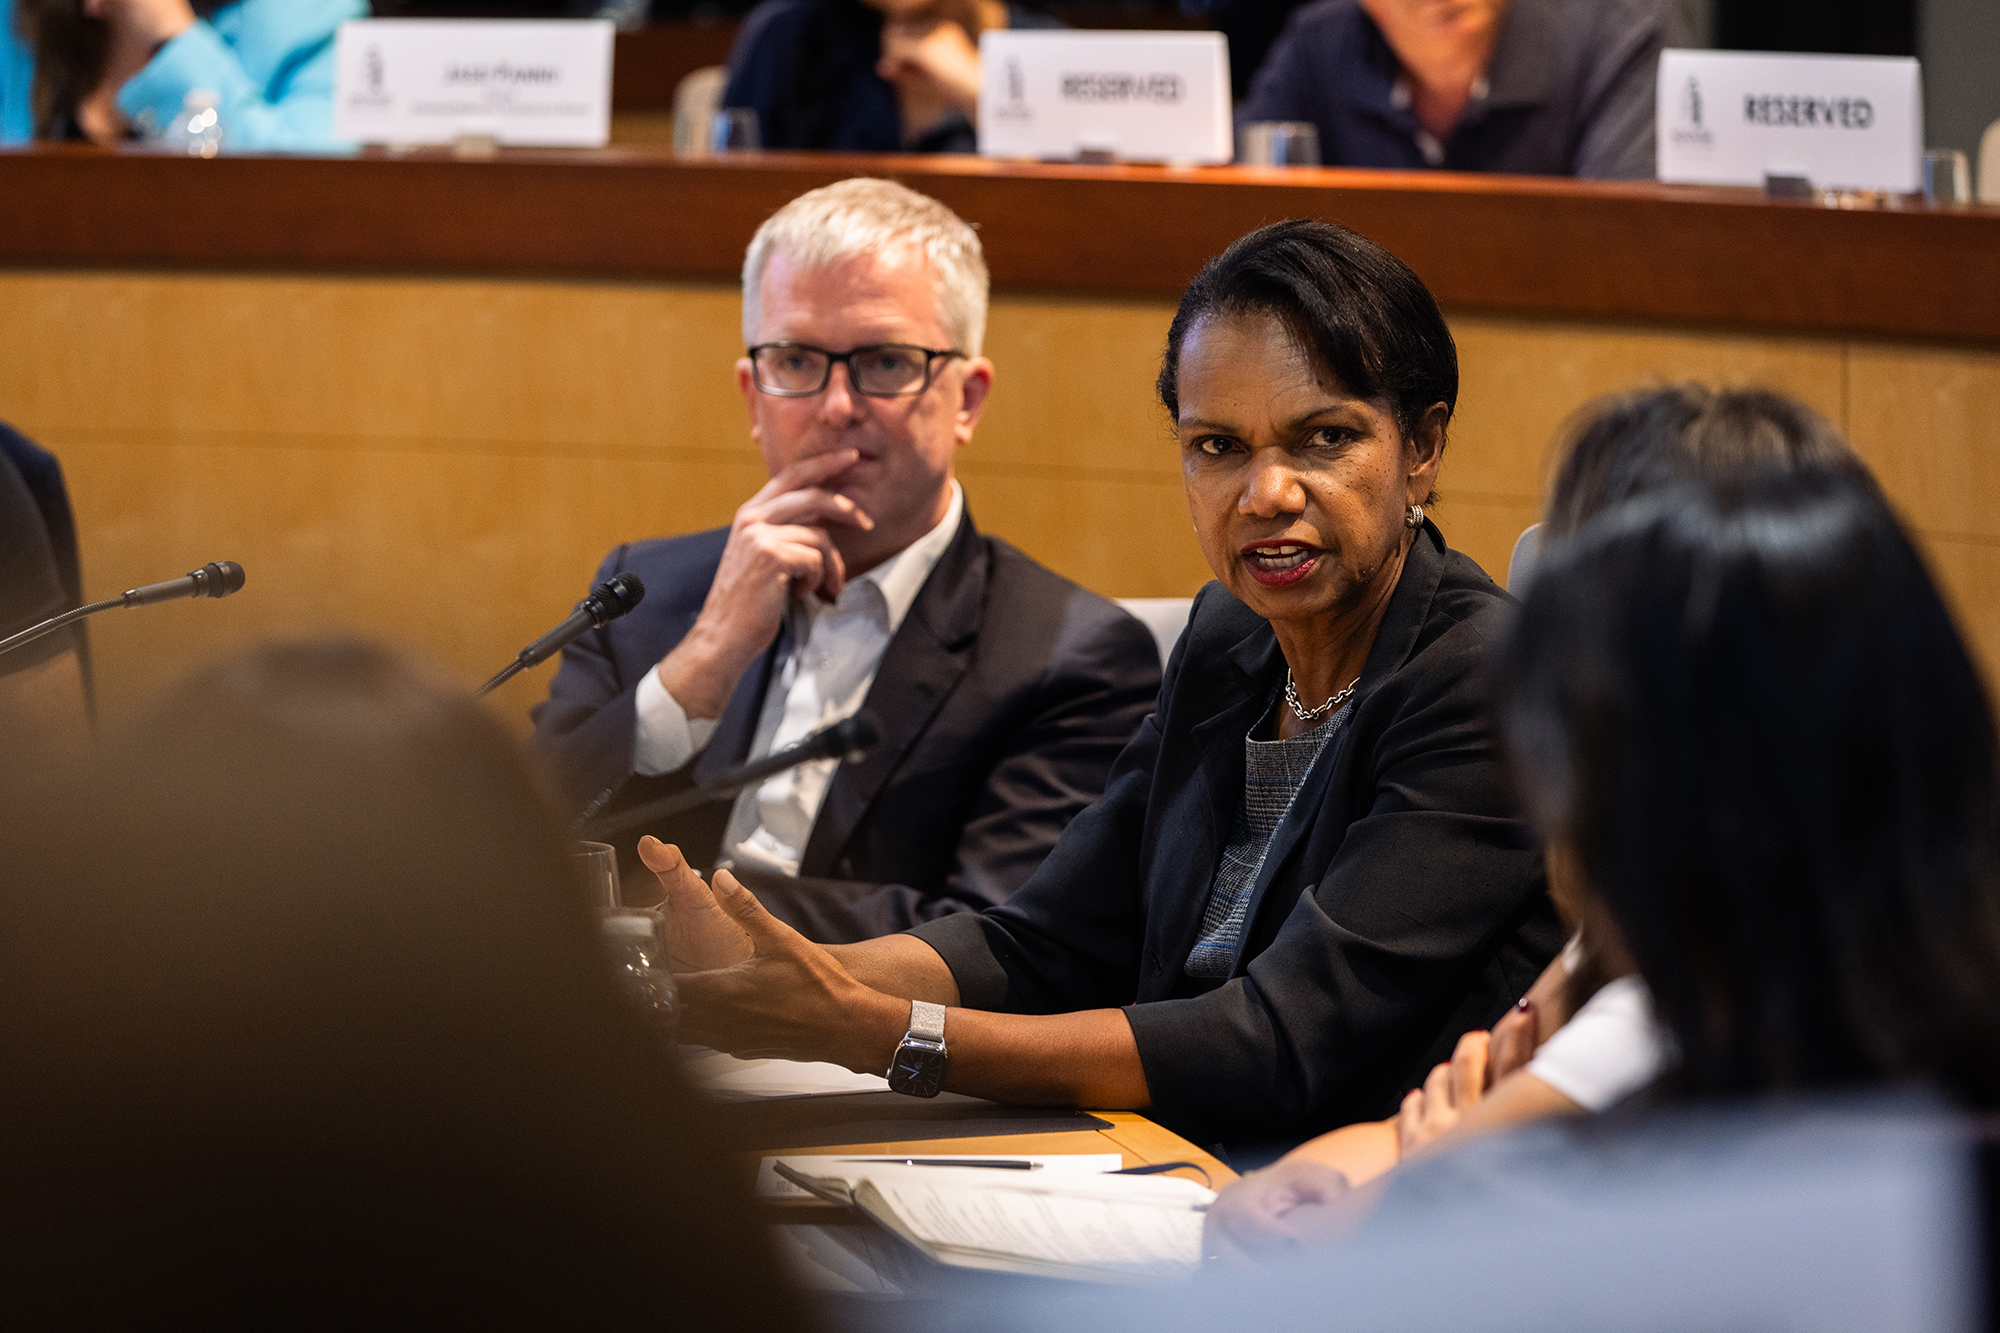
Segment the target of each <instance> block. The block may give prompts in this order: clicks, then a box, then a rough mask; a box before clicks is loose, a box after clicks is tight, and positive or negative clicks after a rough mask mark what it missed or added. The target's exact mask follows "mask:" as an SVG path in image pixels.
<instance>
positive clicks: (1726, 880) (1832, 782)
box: [1496, 464, 2000, 1107]
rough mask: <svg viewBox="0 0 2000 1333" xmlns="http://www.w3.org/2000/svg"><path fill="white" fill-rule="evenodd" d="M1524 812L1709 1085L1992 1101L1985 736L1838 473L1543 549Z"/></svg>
mask: <svg viewBox="0 0 2000 1333" xmlns="http://www.w3.org/2000/svg"><path fill="white" fill-rule="evenodd" d="M1496 684H1497V689H1496V705H1497V710H1498V715H1499V721H1500V729H1501V733H1502V736H1503V739H1504V742H1505V745H1506V749H1507V753H1508V756H1509V760H1510V763H1511V765H1512V767H1513V770H1514V772H1515V774H1516V778H1517V782H1518V784H1519V787H1520V789H1521V795H1522V797H1523V800H1524V803H1525V804H1526V806H1527V807H1528V809H1529V811H1530V813H1531V815H1532V816H1533V817H1534V818H1535V820H1536V822H1537V823H1538V824H1539V825H1540V827H1541V828H1542V831H1543V832H1544V833H1545V834H1546V835H1547V836H1549V837H1550V838H1551V839H1552V840H1559V841H1561V842H1562V843H1563V844H1565V845H1566V847H1567V848H1568V849H1569V850H1570V851H1571V852H1572V853H1573V855H1574V857H1575V862H1576V864H1577V865H1578V867H1579V869H1580V871H1581V873H1582V876H1583V879H1584V881H1585V885H1586V889H1587V891H1588V892H1590V893H1592V894H1594V895H1595V896H1596V897H1597V899H1598V900H1599V901H1600V902H1601V903H1602V905H1603V906H1604V907H1605V909H1606V910H1607V911H1608V912H1609V914H1610V916H1611V918H1612V920H1613V922H1614V923H1615V924H1616V926H1617V928H1618V930H1619V932H1620V934H1621V935H1622V936H1623V941H1624V943H1625V945H1626V946H1627V948H1628V949H1629V951H1630V952H1631V954H1632V957H1633V958H1634V960H1635V961H1636V963H1637V965H1638V967H1639V970H1640V972H1641V974H1642V975H1643V976H1644V978H1645V981H1646V983H1647V985H1648V987H1649V988H1650V989H1651V990H1652V993H1653V996H1654V999H1655V1002H1656V1004H1657V1006H1658V1010H1659V1013H1660V1015H1661V1017H1662V1019H1663V1020H1664V1021H1665V1022H1666V1023H1667V1025H1668V1026H1669V1027H1670V1028H1671V1030H1672V1032H1673V1035H1674V1038H1675V1040H1676V1041H1677V1042H1678V1044H1679V1047H1680V1059H1681V1064H1680V1068H1679V1072H1678V1075H1677V1076H1676V1077H1677V1078H1678V1080H1679V1083H1680V1085H1681V1086H1682V1088H1683V1089H1684V1090H1686V1091H1688V1092H1691V1093H1696V1094H1702V1095H1719V1094H1732V1093H1752V1092H1757V1091H1762V1090H1768V1089H1776V1088H1786V1087H1827V1086H1831V1085H1840V1084H1863V1083H1871V1082H1881V1081H1885V1080H1890V1079H1897V1078H1906V1077H1928V1078H1931V1079H1933V1080H1935V1081H1936V1082H1937V1083H1939V1084H1940V1085H1942V1086H1944V1087H1945V1088H1947V1089H1948V1090H1950V1091H1952V1092H1954V1093H1956V1094H1957V1095H1959V1096H1960V1097H1961V1098H1963V1099H1964V1100H1965V1101H1967V1102H1969V1103H1971V1104H1975V1105H1979V1106H1985V1107H1993V1106H2000V850H1996V836H2000V774H1997V773H1996V764H2000V757H1997V756H2000V747H1996V740H1995V733H1994V723H1993V717H1992V714H1991V712H1990V710H1989V706H1988V702H1987V698H1986V694H1985V691H1984V689H1983V688H1982V686H1981V681H1980V678H1979V675H1978V672H1977V671H1976V670H1975V669H1974V666H1973V663H1972V661H1971V659H1970V657H1969V656H1968V654H1967V651H1966V647H1965V644H1964V642H1963V641H1962V640H1961V639H1960V637H1959V635H1958V632H1957V630H1956V629H1955V628H1954V626H1953V624H1952V620H1951V616H1950V614H1949V613H1948V612H1947V610H1946V608H1945V606H1944V603H1943V601H1942V600H1941V599H1940V597H1939V595H1938V592H1937V589H1936V588H1935V587H1934V586H1933V585H1932V583H1931V580H1930V578H1929V576H1928V575H1927V574H1926V572H1925V570H1924V566H1923V563H1922V561H1921V560H1920V559H1919V558H1918V555H1917V552H1916V551H1915V549H1914V548H1913V547H1912V545H1911V543H1910V540H1909V538H1908V537H1907V535H1906V534H1905V533H1904V531H1903V529H1902V528H1901V526H1900V525H1899V524H1898V523H1897V522H1896V520H1895V518H1894V516H1893V515H1892V514H1891V513H1890V512H1889V509H1888V507H1887V505H1886V504H1885V503H1884V501H1883V500H1882V498H1881V495H1880V493H1879V492H1878V490H1877V489H1876V487H1875V486H1874V485H1873V483H1872V482H1871V481H1869V479H1868V478H1867V477H1866V475H1865V473H1862V472H1860V471H1859V470H1858V469H1855V468H1851V467H1847V466H1842V465H1839V464H1834V465H1829V466H1810V467H1805V468H1801V469H1794V470H1778V469H1766V470H1763V471H1758V472H1753V473H1749V474H1744V475H1739V476H1736V477H1733V478H1723V479H1717V480H1710V481H1706V482H1690V483H1683V484H1681V485H1678V486H1672V487H1668V488H1665V489H1663V490H1660V491H1656V492H1654V493H1652V494H1649V495H1646V496H1643V497H1641V498H1639V499H1636V500H1633V501H1630V502H1629V503H1627V504H1625V505H1623V506H1620V507H1618V508H1615V509H1612V510H1610V511H1608V512H1606V513H1604V514H1602V515H1600V516H1599V517H1598V518H1596V519H1594V520H1592V521H1591V522H1589V523H1587V524H1586V525H1585V526H1584V527H1583V528H1582V529H1580V530H1579V531H1578V532H1577V533H1576V534H1575V535H1574V536H1573V537H1571V538H1570V539H1569V540H1568V541H1566V542H1564V543H1563V544H1562V545H1561V546H1559V547H1558V548H1557V549H1556V550H1555V551H1554V552H1552V553H1551V556H1550V561H1549V564H1548V565H1547V566H1546V567H1545V568H1544V569H1543V570H1542V571H1541V572H1540V573H1538V574H1537V576H1536V579H1535V581H1534V583H1533V585H1532V587H1531V588H1530V589H1529V591H1528V595H1527V599H1526V601H1525V603H1524V604H1523V606H1522V608H1521V611H1520V614H1519V616H1518V618H1517V620H1516V621H1515V623H1514V625H1513V626H1512V628H1511V629H1510V631H1509V633H1508V636H1507V638H1506V640H1505V641H1504V643H1503V645H1502V647H1501V651H1500V654H1499V657H1498V671H1497V682H1496Z"/></svg>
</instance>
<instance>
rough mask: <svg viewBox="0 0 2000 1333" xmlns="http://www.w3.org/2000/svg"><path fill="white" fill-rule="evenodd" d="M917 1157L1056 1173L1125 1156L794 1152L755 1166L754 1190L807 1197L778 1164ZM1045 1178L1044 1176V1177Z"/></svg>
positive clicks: (818, 1169) (821, 1165)
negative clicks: (1015, 1164)
mask: <svg viewBox="0 0 2000 1333" xmlns="http://www.w3.org/2000/svg"><path fill="white" fill-rule="evenodd" d="M911 1160H916V1161H920V1162H921V1161H926V1160H929V1161H932V1162H944V1161H952V1162H1032V1163H1033V1164H1034V1170H1035V1171H1037V1172H1050V1173H1053V1174H1056V1175H1101V1174H1102V1173H1104V1172H1106V1171H1116V1170H1117V1169H1118V1168H1119V1167H1121V1166H1123V1165H1125V1159H1124V1158H1123V1157H1120V1156H1119V1155H1118V1154H1117V1153H1115V1152H1101V1153H1034V1154H1030V1155H1029V1156H1026V1157H1023V1156H1021V1155H1020V1154H1018V1153H972V1154H967V1153H950V1154H948V1155H946V1156H940V1155H938V1154H936V1153H896V1154H894V1155H886V1154H876V1155H873V1156H866V1157H853V1156H847V1157H834V1156H829V1155H827V1154H825V1153H811V1154H803V1153H802V1154H794V1155H791V1156H786V1157H766V1158H764V1159H763V1161H762V1162H760V1163H759V1164H758V1167H757V1189H756V1194H757V1197H758V1198H760V1199H810V1198H812V1197H814V1196H813V1194H812V1192H811V1191H810V1190H807V1189H805V1188H804V1187H803V1186H800V1185H795V1184H793V1183H792V1182H791V1181H790V1180H787V1179H786V1178H785V1177H784V1176H782V1175H780V1174H778V1167H779V1165H780V1164H783V1165H785V1166H788V1167H790V1168H791V1169H792V1170H794V1171H800V1172H804V1173H805V1174H806V1175H809V1176H825V1175H827V1174H829V1171H830V1170H831V1172H832V1173H834V1174H840V1173H843V1172H847V1173H851V1172H852V1170H853V1168H854V1167H856V1166H868V1165H873V1164H875V1163H891V1164H893V1163H902V1162H909V1161H911ZM925 1169H926V1170H930V1171H944V1170H949V1169H950V1168H949V1167H946V1166H931V1167H926V1168H925ZM981 1169H983V1170H988V1171H994V1170H1005V1169H1006V1168H1004V1167H984V1168H981ZM1044 1178H1046V1177H1044Z"/></svg>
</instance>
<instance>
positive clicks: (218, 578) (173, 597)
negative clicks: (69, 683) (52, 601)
mask: <svg viewBox="0 0 2000 1333" xmlns="http://www.w3.org/2000/svg"><path fill="white" fill-rule="evenodd" d="M242 586H243V566H241V565H239V564H237V563H236V562H235V561H234V560H211V561H209V562H208V563H207V564H205V565H203V566H202V567H201V568H200V569H197V570H194V571H192V572H190V573H187V574H184V575H182V576H181V577H180V578H177V579H168V580H167V581H166V582H165V583H148V584H146V585H145V586H144V587H140V588H132V589H130V590H128V591H126V592H124V593H122V594H121V595H119V596H117V597H107V598H105V599H104V600H103V601H101V602H92V603H91V604H90V605H89V606H79V607H77V608H76V609H75V610H73V611H65V612H63V613H62V614H61V615H59V616H54V617H52V618H50V619H48V620H44V621H43V622H42V623H41V624H39V625H35V626H32V627H30V628H28V629H24V630H22V631H21V632H20V633H19V634H16V635H14V636H13V637H12V638H8V639H0V653H10V652H12V651H13V650H14V649H16V648H19V647H21V646H22V645H23V644H29V643H33V642H34V641H35V640H36V639H39V638H41V637H42V636H43V635H44V634H53V633H55V632H56V631H57V630H59V629H62V628H63V627H64V626H66V625H74V624H75V623H76V622H77V621H79V620H82V619H83V618H84V617H85V616H94V615H96V614H97V613H98V612H99V611H109V610H111V609H113V608H114V607H120V606H151V605H152V604H153V603H155V602H173V601H178V600H179V599H181V598H183V597H227V596H229V594H230V593H232V592H235V591H237V590H238V589H240V588H241V587H242Z"/></svg>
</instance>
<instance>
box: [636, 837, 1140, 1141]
mask: <svg viewBox="0 0 2000 1333" xmlns="http://www.w3.org/2000/svg"><path fill="white" fill-rule="evenodd" d="M639 855H640V857H641V859H643V860H644V861H645V863H646V865H647V867H648V868H649V869H651V870H652V871H653V872H654V874H656V875H657V876H658V877H659V880H660V883H661V886H662V887H663V888H665V889H666V891H667V916H668V920H669V922H670V923H671V926H670V933H671V938H670V942H669V949H668V952H669V956H670V959H671V961H672V962H673V965H674V966H675V968H676V970H677V972H678V973H679V975H678V977H677V981H678V983H679V986H680V992H681V999H682V1003H683V1005H684V1008H685V1017H684V1018H683V1020H682V1032H683V1034H684V1035H685V1036H687V1037H688V1038H689V1039H691V1040H694V1041H698V1042H702V1043H705V1044H707V1045H711V1046H714V1047H715V1048H716V1049H718V1050H725V1051H735V1052H738V1053H747V1052H757V1053H759V1054H767V1055H769V1054H775V1055H782V1056H784V1057H786V1058H788V1059H796V1060H827V1061H831V1062H833V1063H835V1064H839V1065H844V1066H845V1067H847V1068H849V1069H853V1070H858V1071H861V1072H865V1073H877V1072H879V1071H882V1070H886V1069H887V1068H888V1067H889V1065H890V1063H891V1062H892V1061H893V1059H894V1058H895V1052H896V1047H897V1046H898V1045H899V1044H900V1043H901V1041H902V1039H903V1034H904V1033H905V1032H906V1031H908V1030H909V1020H910V1004H909V1002H910V1001H911V1000H913V999H921V1000H930V1001H932V1002H933V1003H937V1004H944V1005H947V1006H949V1005H951V1004H953V1003H954V1002H955V1001H956V1000H957V999H958V986H957V984H956V982H955V981H953V979H952V974H951V969H950V968H949V967H947V966H946V965H945V962H944V959H942V958H941V957H939V956H938V953H937V951H936V950H934V949H932V948H931V947H930V946H929V945H928V944H925V943H924V942H923V941H922V940H920V939H917V938H916V937H915V936H911V935H890V936H885V937H883V938H881V939H876V940H868V941H864V942H863V943H860V944H847V945H837V946H833V947H830V948H829V947H826V946H822V945H818V944H814V943H812V942H811V941H809V940H807V939H806V938H805V937H804V936H803V935H801V934H799V933H798V932H797V931H795V930H793V929H792V928H791V927H790V926H787V925H786V924H785V923H784V922H782V921H779V920H778V919H777V918H775V917H773V916H772V915H771V914H770V913H768V912H766V911H765V910H764V907H763V904H761V903H759V902H758V901H757V899H756V896H755V895H754V894H752V893H751V892H750V891H749V890H748V889H745V888H744V887H743V886H742V885H741V884H739V883H737V882H736V878H735V876H733V875H731V874H730V873H729V872H728V871H726V870H724V871H718V872H716V874H715V876H714V880H715V883H714V887H713V888H712V889H711V888H710V886H709V885H706V884H704V883H702V881H701V878H700V876H698V875H696V874H695V873H694V871H693V870H691V869H690V868H689V867H688V865H687V862H686V861H685V860H684V859H682V857H681V855H680V853H679V852H678V851H677V850H676V849H674V848H672V847H669V846H667V845H666V844H664V843H662V842H659V841H658V840H657V839H653V838H647V839H644V840H643V841H641V843H640V844H639ZM683 969H691V970H683ZM945 1046H946V1049H947V1050H948V1051H949V1052H950V1056H951V1064H950V1068H949V1071H948V1072H947V1075H946V1078H945V1086H946V1087H947V1088H948V1089H950V1090H951V1091H953V1092H965V1093H971V1094H973V1095H975V1096H980V1097H989V1098H992V1099H993V1100H995V1101H1008V1102H1027V1103H1040V1104H1043V1105H1073V1106H1095V1107H1107V1108H1118V1109H1124V1110H1132V1109H1136V1108H1139V1107H1143V1106H1145V1105H1147V1104H1148V1102H1149V1101H1150V1098H1149V1096H1148V1094H1147V1091H1146V1076H1145V1071H1144V1070H1143V1068H1142V1067H1141V1065H1140V1062H1139V1049H1138V1045H1137V1044H1136V1043H1135V1042H1134V1041H1133V1038H1132V1028H1131V1026H1130V1024H1128V1023H1127V1022H1126V1021H1125V1015H1124V1013H1123V1012H1122V1011H1120V1010H1117V1009H1088V1010H1083V1011H1081V1012H1078V1013H1070V1014H994V1013H985V1012H982V1011H980V1010H976V1009H959V1008H951V1009H950V1010H949V1011H948V1012H947V1014H946V1015H945Z"/></svg>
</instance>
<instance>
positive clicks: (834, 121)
mask: <svg viewBox="0 0 2000 1333" xmlns="http://www.w3.org/2000/svg"><path fill="white" fill-rule="evenodd" d="M1058 26H1060V25H1059V24H1057V23H1055V21H1054V20H1052V19H1048V18H1044V17H1043V16H1041V15H1039V14H1034V13H1031V12H1029V11H1027V10H1025V9H1021V8H1019V7H1017V6H1014V5H1008V4H1002V3H1000V0H869V3H865V4H864V3H863V2H862V0H765V3H764V4H761V5H759V6H758V7H757V8H756V9H755V10H753V11H751V14H750V17H749V18H748V19H746V20H744V23H743V31H742V33H741V34H739V35H738V37H737V39H736V46H735V48H734V49H733V50H732V51H731V52H730V53H729V85H728V87H727V88H725V89H724V90H723V94H722V104H723V105H724V106H728V107H749V108H750V109H752V110H754V111H755V112H756V113H757V118H758V121H759V124H760V128H761V130H762V135H763V143H764V147H766V148H809V149H817V150H832V151H835V152H855V153H895V152H911V153H970V152H973V151H975V150H976V149H977V147H978V139H977V135H976V133H975V131H974V128H973V116H974V112H975V110H976V108H977V106H978V103H979V45H978V43H979V34H980V33H981V32H983V31H985V30H986V29H988V28H1053V27H1058Z"/></svg>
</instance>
